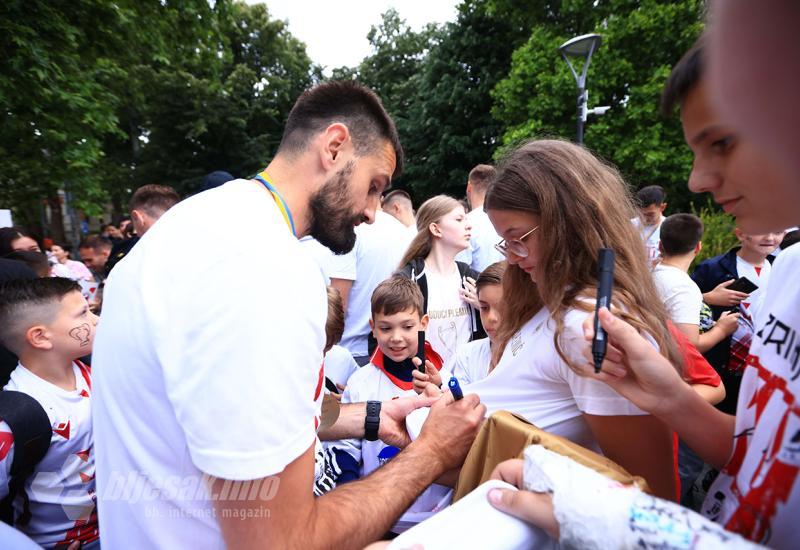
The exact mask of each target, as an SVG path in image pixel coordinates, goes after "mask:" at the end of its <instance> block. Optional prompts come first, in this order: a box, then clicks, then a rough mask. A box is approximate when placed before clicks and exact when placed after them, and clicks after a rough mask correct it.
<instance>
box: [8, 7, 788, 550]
mask: <svg viewBox="0 0 800 550" xmlns="http://www.w3.org/2000/svg"><path fill="white" fill-rule="evenodd" d="M766 4H769V6H767V5H766ZM715 9H716V12H715V13H716V18H715V19H714V21H713V25H711V27H710V29H709V30H708V31H707V34H706V35H704V36H703V37H701V38H700V40H699V41H698V42H697V43H696V44H695V46H693V48H692V49H691V50H690V51H689V52H687V53H686V55H685V56H684V57H683V59H681V61H680V62H679V63H678V64H677V65H676V66H675V67H674V69H673V71H672V74H671V76H670V78H669V80H668V82H667V84H666V87H665V89H664V93H663V97H662V109H663V111H664V113H665V116H674V114H673V111H674V110H675V109H676V108H677V109H678V110H679V112H680V118H681V122H682V125H683V129H684V133H685V136H686V141H687V144H688V145H689V147H690V148H691V150H692V152H693V154H694V164H693V166H692V171H691V175H690V178H689V182H688V185H689V189H690V190H691V191H693V192H698V193H699V192H709V193H711V194H712V196H713V197H714V200H715V201H717V202H718V203H719V204H720V205H721V206H722V208H723V209H724V210H725V211H726V212H728V213H729V214H731V215H732V216H733V217H734V218H735V222H736V230H735V235H736V238H737V239H738V241H739V242H740V245H739V246H737V247H735V248H733V249H731V250H730V251H728V252H726V253H724V254H722V255H720V256H716V257H713V258H709V259H706V260H704V261H702V262H697V256H698V254H699V253H700V252H701V250H702V242H703V232H704V227H703V222H702V220H700V218H698V217H697V216H695V215H693V214H689V213H683V212H672V213H671V215H665V213H667V211H668V209H669V204H668V203H669V200H668V197H667V195H666V193H665V191H664V189H663V188H661V187H659V186H658V185H645V186H642V187H641V188H640V189H639V190H638V191H636V192H632V191H631V188H630V186H629V184H628V183H626V182H625V181H624V179H623V177H622V176H621V174H620V173H619V172H618V171H617V170H616V169H615V168H614V167H613V166H611V165H609V164H608V163H606V162H604V161H603V160H601V159H599V158H597V157H596V156H595V155H593V154H592V153H591V152H590V151H589V150H588V149H586V148H584V147H582V146H580V145H576V144H573V143H569V142H567V141H562V140H555V139H538V140H531V141H528V142H525V143H522V144H519V145H517V146H516V147H514V148H513V149H512V150H510V151H509V152H508V153H507V154H506V156H505V157H504V158H503V159H502V161H501V162H499V163H498V165H497V166H496V167H495V166H492V165H489V164H481V165H478V166H475V167H472V169H471V170H470V171H469V175H468V176H467V178H466V181H465V195H466V200H458V199H456V198H453V197H450V196H446V195H438V196H434V197H431V198H429V199H428V200H426V201H424V202H422V204H420V205H419V207H418V209H416V210H415V209H414V203H413V201H412V198H411V196H410V195H409V194H408V192H406V191H404V190H389V187H390V185H391V182H392V180H393V179H394V178H396V177H397V176H398V175H399V174H400V173H401V172H402V167H403V162H404V159H403V152H402V147H401V145H400V137H399V136H398V133H397V129H396V128H395V125H394V122H393V121H392V119H391V118H390V117H389V115H388V114H387V113H386V111H385V110H384V108H383V106H382V105H381V102H380V100H379V98H378V97H377V96H376V95H375V94H374V93H373V92H372V91H370V90H368V89H366V88H364V87H362V86H361V85H359V84H357V83H355V82H338V81H331V82H327V83H323V84H319V85H317V86H315V87H313V88H311V89H309V90H307V91H306V92H304V93H303V94H302V95H301V96H300V97H299V98H298V99H297V102H296V103H295V106H294V107H293V109H292V111H291V113H290V114H289V117H288V120H287V122H286V127H285V130H284V135H283V137H282V140H281V144H280V147H279V149H278V152H277V153H276V155H275V157H274V158H273V159H272V160H271V161H270V162H269V164H268V165H267V167H266V168H265V170H264V171H262V172H261V173H259V174H258V175H256V176H254V177H253V178H252V179H232V178H231V177H216V176H215V181H214V183H213V184H209V185H208V186H207V188H206V189H204V190H202V192H200V193H198V194H196V195H194V196H192V197H189V198H186V199H184V200H182V201H181V200H180V198H179V196H178V194H177V193H175V191H174V190H173V189H171V188H169V187H166V186H162V185H147V186H144V187H141V188H140V189H138V190H136V192H135V193H134V194H133V195H132V198H131V201H130V204H129V215H130V217H129V218H128V219H127V220H126V223H125V224H120V227H119V228H117V227H114V226H104V227H103V228H102V231H101V233H100V234H98V235H92V236H88V237H87V238H85V240H83V241H82V242H81V243H80V245H79V246H78V247H77V248H78V252H79V259H80V261H77V259H75V260H73V259H70V252H71V249H70V247H69V246H68V245H67V244H65V243H57V242H39V241H38V240H37V239H36V238H34V236H33V235H32V234H31V233H30V232H28V231H26V230H25V229H23V228H19V227H13V228H4V229H0V256H2V260H0V282H2V284H0V343H1V344H2V348H0V360H2V367H3V369H2V376H3V378H2V383H3V389H4V391H3V392H0V497H2V500H3V502H2V507H1V508H0V513H2V516H3V520H4V521H5V522H6V523H7V524H8V525H9V526H13V527H14V528H15V529H11V527H6V528H5V529H4V530H0V540H2V541H3V543H4V544H3V546H4V547H14V548H17V547H18V548H27V547H28V545H34V544H35V545H40V546H44V547H59V548H66V547H68V548H70V549H75V548H99V547H100V546H101V544H102V545H103V546H108V547H110V548H117V547H157V548H172V547H182V546H186V545H189V544H191V545H193V546H196V547H198V548H218V547H222V546H227V547H231V548H250V547H275V548H295V547H302V548H317V547H326V548H327V547H332V548H351V547H352V548H362V547H364V546H366V545H367V544H370V543H373V542H375V541H378V540H381V539H383V540H387V539H388V541H387V542H384V543H378V544H383V545H391V544H393V543H392V542H390V541H391V539H394V538H395V537H398V535H400V537H401V538H399V539H398V541H396V542H400V541H403V540H409V539H403V538H402V537H405V536H407V535H413V533H415V532H416V531H415V529H417V528H416V527H415V526H417V525H418V524H422V525H424V524H425V522H427V521H434V520H436V518H437V517H439V516H438V514H439V512H441V511H442V510H445V509H447V508H448V507H449V506H453V507H455V506H459V505H460V503H459V502H456V503H455V504H453V501H454V500H453V499H454V488H456V487H457V485H458V483H459V475H460V470H461V468H462V465H463V464H464V461H465V457H466V456H467V453H468V452H469V450H470V447H471V445H472V443H473V441H474V440H475V438H476V435H477V434H478V432H479V430H482V429H485V426H484V420H485V419H486V418H489V417H490V416H492V415H493V414H495V413H498V412H500V411H508V412H511V413H513V414H514V415H515V418H517V419H518V420H519V422H521V423H523V424H532V425H534V426H536V427H537V428H539V429H541V430H544V431H545V432H547V433H548V434H551V435H553V436H558V437H559V438H563V439H565V440H568V441H569V442H571V443H572V444H574V445H575V446H576V447H575V448H578V449H581V450H580V451H579V453H582V452H585V453H587V454H591V455H592V456H596V455H594V454H593V453H596V454H599V455H602V456H604V457H605V458H606V459H607V460H609V461H611V462H609V464H612V463H613V465H614V467H615V468H618V469H619V470H620V471H624V472H626V473H627V474H630V475H631V476H636V477H637V478H639V479H642V480H644V481H643V484H641V485H638V486H636V485H625V484H621V483H618V482H614V483H612V482H611V481H609V480H608V479H607V478H605V477H603V474H602V473H601V472H600V471H595V470H593V469H591V468H587V467H586V463H580V464H579V462H580V461H579V462H575V461H574V460H573V458H574V457H572V458H571V457H570V456H568V455H565V454H559V453H554V452H552V451H550V450H545V449H544V447H542V446H541V445H538V446H537V445H533V446H531V447H529V448H527V449H526V448H525V447H521V448H519V449H518V451H517V455H518V456H519V457H520V458H516V459H512V460H508V461H504V462H500V463H499V464H494V463H492V468H490V469H489V471H491V477H492V478H494V479H499V480H502V481H504V482H507V483H509V484H511V485H513V486H514V487H515V488H511V487H509V486H508V485H506V486H505V487H507V488H505V489H492V490H491V491H489V493H488V496H487V497H486V498H487V499H488V501H489V502H490V503H491V505H492V506H494V507H495V508H496V509H497V510H499V511H501V512H502V513H506V514H510V515H511V516H514V517H516V518H518V519H519V520H520V521H522V522H525V523H527V524H530V525H532V526H534V527H535V528H536V529H539V531H538V532H539V533H541V535H542V537H543V538H540V539H537V541H538V542H537V544H539V545H545V544H550V545H555V544H557V543H560V544H561V545H563V546H567V547H586V548H601V547H602V548H624V547H625V548H626V547H634V546H637V547H644V548H649V547H659V548H672V547H680V548H695V547H697V548H712V547H719V546H722V545H730V546H732V547H742V548H744V547H749V546H755V545H758V544H764V545H767V546H770V547H776V548H790V547H792V546H793V543H794V540H795V539H796V537H797V535H798V534H800V531H798V529H799V528H798V523H797V521H796V514H797V510H798V507H800V481H798V473H800V443H798V438H800V406H799V405H798V402H797V396H798V394H800V388H798V383H799V382H798V379H800V376H798V374H800V362H799V361H800V335H798V333H799V332H800V289H799V287H798V285H797V282H796V279H797V274H798V273H799V272H800V247H792V245H793V244H794V243H795V242H796V240H797V237H798V229H797V227H796V226H797V224H798V223H800V210H798V207H797V204H798V203H797V199H798V198H800V185H799V184H798V182H797V178H796V177H795V176H794V174H797V173H798V172H797V170H798V168H800V166H797V158H798V157H797V156H796V155H795V154H794V153H795V150H796V147H797V146H798V145H800V133H798V130H797V128H798V126H796V125H794V126H793V125H790V124H786V123H785V120H784V119H783V118H782V117H783V116H784V115H783V112H782V111H781V110H780V109H778V107H777V105H779V103H778V102H777V99H778V98H781V97H785V96H786V94H790V93H791V92H788V91H787V90H789V89H790V88H791V85H792V79H795V80H796V78H797V75H796V74H793V75H789V76H786V73H784V72H780V75H781V76H780V78H779V79H777V80H774V81H771V82H772V83H771V88H770V89H769V92H768V93H763V94H762V93H755V92H752V90H751V93H738V94H728V93H727V91H728V89H729V88H728V87H729V86H741V87H742V88H746V83H745V82H744V81H743V80H742V79H749V78H750V77H749V73H747V72H746V71H745V72H737V71H732V70H726V67H727V65H726V62H727V63H733V61H731V58H730V57H729V56H731V55H734V53H732V52H736V54H737V55H738V56H739V57H737V58H736V59H735V63H737V64H738V65H737V66H741V67H744V68H746V69H747V70H752V71H759V74H762V73H763V74H769V71H770V70H775V71H778V70H779V69H781V67H782V65H781V63H779V62H778V61H777V60H775V61H774V65H775V66H774V67H773V66H772V65H771V64H770V63H767V61H766V60H765V55H766V51H767V50H766V49H765V48H766V46H764V48H762V49H760V47H759V46H760V45H763V44H766V43H767V42H769V41H770V40H772V39H773V37H774V36H777V35H779V33H778V31H780V30H781V29H783V28H784V27H786V25H788V24H789V22H791V21H794V22H795V23H796V22H797V21H799V20H800V12H798V9H797V7H796V6H794V5H792V4H791V3H789V2H785V1H779V0H770V2H768V3H765V5H764V6H762V7H761V8H759V9H756V8H754V6H753V5H752V4H748V3H747V2H741V1H738V0H736V1H734V0H731V1H730V2H728V3H720V4H719V5H717V6H715ZM753 10H755V11H753ZM717 12H718V13H717ZM753 21H759V22H760V23H761V24H759V25H752V24H751V23H752V22H753ZM737 33H739V34H742V33H743V34H744V35H746V36H747V37H748V38H749V39H750V40H751V41H752V42H751V45H750V47H749V48H748V49H746V50H745V51H742V50H741V49H737V48H735V47H734V46H733V45H731V44H732V42H736V43H737V44H738V43H739V41H740V39H739V38H736V39H734V38H732V36H739V34H737ZM785 36H791V35H785ZM770 43H771V42H770ZM786 47H787V48H788V47H789V46H788V45H786ZM791 47H792V48H794V49H793V50H791V51H792V52H794V53H796V54H797V55H798V56H800V51H797V47H796V46H795V45H793V46H791ZM742 70H744V69H742ZM731 73H735V74H731ZM773 96H774V97H773ZM773 100H774V101H773ZM776 134H780V139H779V140H778V139H775V135H776ZM787 143H788V144H789V146H788V147H787ZM468 168H470V167H465V171H466V169H468ZM229 179H230V180H231V181H227V180H229ZM216 180H220V181H216ZM223 180H224V181H223ZM223 183H224V184H223ZM212 220H213V222H212ZM220 228H224V230H221V229H220ZM603 248H610V249H612V250H613V251H614V257H615V262H614V276H613V292H612V294H611V297H610V301H609V303H608V304H607V307H603V308H600V309H596V303H597V298H598V273H597V272H598V253H599V250H600V249H603ZM595 321H598V322H599V326H602V328H603V330H604V331H605V334H607V336H608V338H609V343H608V349H607V351H606V353H605V358H604V361H603V363H602V366H601V369H600V370H599V371H596V370H595V368H594V363H593V361H594V357H593V356H592V355H591V341H592V338H593V337H594V336H595V334H594V333H595V330H596V329H595V326H596V324H595ZM418 419H421V420H419V421H418ZM489 454H491V453H489ZM578 479H580V480H581V481H580V483H578V482H576V481H575V480H578ZM452 510H453V511H454V510H455V508H453V509H452ZM792 510H794V512H793V511H792ZM450 517H451V518H452V517H453V516H450ZM456 517H457V516H456ZM456 521H457V520H456ZM451 527H452V528H453V529H458V530H467V531H468V530H470V529H477V528H480V529H482V530H491V529H492V519H491V517H487V519H486V523H485V524H484V525H481V526H476V525H469V524H459V523H457V522H456V523H454V524H453V525H452V526H451ZM420 532H421V531H420ZM23 535H24V536H23ZM25 537H29V538H25ZM31 540H32V541H33V542H31ZM545 540H547V541H549V542H547V543H544V542H543V541H545ZM418 542H420V543H422V545H423V546H424V544H425V541H424V540H420V541H418ZM531 544H532V542H531ZM33 547H35V546H33ZM393 547H398V546H393ZM399 547H404V546H399Z"/></svg>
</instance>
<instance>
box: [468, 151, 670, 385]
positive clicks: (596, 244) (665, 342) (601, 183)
mask: <svg viewBox="0 0 800 550" xmlns="http://www.w3.org/2000/svg"><path fill="white" fill-rule="evenodd" d="M484 208H485V209H486V210H516V211H520V212H528V213H531V214H535V215H537V216H539V217H540V219H541V221H540V227H541V229H539V234H538V243H539V254H540V256H539V261H538V265H537V271H538V272H539V273H540V275H539V277H538V284H537V283H533V282H532V281H531V278H530V276H529V275H528V274H526V273H525V272H524V271H522V269H520V268H519V266H516V265H509V266H508V269H507V270H506V273H505V276H504V277H503V296H504V297H505V299H504V315H503V319H502V320H501V322H500V326H499V327H498V329H497V342H498V345H497V346H496V347H495V350H494V352H493V361H492V362H493V364H496V363H497V362H498V361H499V359H500V357H501V356H502V353H503V349H504V348H505V345H506V343H507V342H508V341H509V340H510V339H511V337H512V336H513V335H514V334H515V333H516V332H517V331H518V330H519V329H520V328H521V327H522V325H523V324H525V322H527V321H528V320H529V319H530V318H531V317H532V316H533V315H534V314H535V313H536V312H537V311H538V310H539V309H540V308H541V307H542V306H546V307H547V308H548V310H549V311H550V314H551V315H552V317H553V319H554V320H555V322H556V331H555V336H554V343H555V349H556V352H557V353H558V354H559V356H560V357H561V358H562V359H563V360H564V362H565V363H567V364H568V365H569V366H570V367H571V368H573V369H574V370H578V369H577V367H576V365H573V364H572V363H571V362H570V361H569V359H568V358H567V357H566V355H565V354H564V352H563V351H562V349H561V345H560V337H561V333H562V332H563V329H564V316H565V314H566V312H567V310H569V309H572V308H577V309H582V310H585V311H587V312H588V311H592V310H593V308H594V302H593V300H592V301H591V303H589V302H587V301H586V299H587V298H594V296H595V295H596V290H597V253H598V249H600V248H603V247H607V248H612V249H613V250H614V253H615V256H616V258H615V260H616V261H615V270H614V293H613V297H612V308H613V309H614V312H615V313H616V314H618V315H620V316H621V317H622V318H624V319H625V320H626V321H627V322H628V323H630V324H631V325H633V326H634V327H635V328H636V329H637V330H639V331H640V332H643V333H646V334H648V335H650V336H651V337H652V338H653V339H654V340H655V341H656V343H657V344H658V346H659V349H660V350H661V353H662V354H663V355H665V356H666V357H667V358H668V359H670V361H671V362H672V363H673V364H674V365H676V366H681V365H683V359H682V357H681V354H680V353H679V352H678V349H677V347H676V345H675V342H674V341H673V339H672V337H671V336H670V334H669V329H668V328H667V324H666V322H667V319H668V315H667V312H666V309H665V307H664V305H663V303H662V301H661V299H660V297H659V295H658V292H657V291H656V288H655V284H654V283H653V278H652V275H651V273H650V268H649V266H648V264H647V255H646V253H645V248H644V243H643V242H642V239H641V238H640V237H639V235H638V234H637V233H636V231H635V229H634V227H633V224H631V221H630V220H631V218H633V217H634V216H635V209H634V206H633V202H632V200H631V195H630V190H629V188H628V186H627V184H626V183H625V182H624V181H623V180H622V177H621V176H620V174H619V172H618V171H617V170H616V169H615V168H613V167H611V166H609V165H607V164H605V163H604V162H602V161H601V160H599V159H597V158H596V157H595V156H594V155H592V154H591V153H590V152H589V151H587V150H586V149H584V148H583V147H580V146H578V145H574V144H572V143H568V142H566V141H559V140H540V141H530V142H527V143H524V144H522V145H520V146H519V147H518V148H516V149H514V150H513V151H511V152H510V153H509V154H508V156H507V157H506V158H505V160H504V161H503V163H502V165H501V167H500V170H499V172H498V175H497V178H496V179H495V181H494V183H493V185H492V186H491V187H490V188H489V191H488V194H487V196H486V201H485V202H484Z"/></svg>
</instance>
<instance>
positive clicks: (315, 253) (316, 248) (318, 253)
mask: <svg viewBox="0 0 800 550" xmlns="http://www.w3.org/2000/svg"><path fill="white" fill-rule="evenodd" d="M300 244H301V245H303V248H304V249H305V251H306V253H307V254H308V255H309V256H311V257H312V258H313V259H314V261H315V262H316V263H317V265H318V266H319V270H320V271H321V272H322V276H323V277H324V278H325V284H326V285H329V284H331V277H330V275H329V274H328V272H329V271H330V269H331V266H330V262H331V257H332V256H333V253H332V252H331V251H330V249H329V248H328V247H327V246H324V245H323V244H321V243H320V242H319V241H318V240H317V239H315V238H314V237H312V236H311V235H306V236H305V237H303V238H302V239H300Z"/></svg>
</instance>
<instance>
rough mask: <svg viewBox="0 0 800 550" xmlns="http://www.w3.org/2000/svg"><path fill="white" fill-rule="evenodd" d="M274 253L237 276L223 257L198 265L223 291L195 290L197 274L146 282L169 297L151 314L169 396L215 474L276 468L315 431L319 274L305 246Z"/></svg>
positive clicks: (193, 450) (197, 459)
mask: <svg viewBox="0 0 800 550" xmlns="http://www.w3.org/2000/svg"><path fill="white" fill-rule="evenodd" d="M238 260H240V258H238V257H236V256H234V257H226V258H223V259H221V262H228V263H231V264H232V265H237V261H238ZM248 261H249V262H250V263H251V264H252V263H253V261H252V258H251V259H249V260H248ZM276 262H277V260H276V259H275V258H263V259H261V260H260V263H259V265H258V266H256V267H257V268H258V269H256V270H255V272H254V273H250V274H244V275H242V274H241V273H240V274H238V276H236V277H233V276H232V273H234V271H233V270H230V269H221V268H220V266H219V264H212V266H211V268H209V269H206V270H205V271H204V272H202V273H194V274H193V278H194V279H195V280H196V281H202V287H203V288H209V289H226V293H225V294H224V295H221V296H213V295H212V296H208V295H204V296H201V295H198V287H199V286H200V285H199V284H197V283H195V284H175V285H169V286H170V288H163V286H162V288H153V289H147V288H145V291H148V290H152V294H151V296H154V297H155V299H156V300H160V301H162V302H163V304H161V307H159V304H155V303H154V304H153V310H152V311H153V313H152V317H151V319H150V320H151V321H152V322H153V323H154V329H153V331H152V334H153V345H154V348H155V351H156V353H157V355H158V357H159V359H160V362H161V365H162V369H163V374H164V385H165V389H166V393H167V396H168V398H169V400H170V402H171V404H172V406H173V408H174V411H175V415H176V418H177V421H178V423H179V424H180V426H181V428H182V429H183V431H184V433H185V436H186V442H187V445H188V450H189V454H190V456H191V459H192V462H193V463H194V464H195V466H197V468H199V469H200V470H202V471H203V472H205V473H208V474H210V475H213V476H216V477H220V478H224V479H231V480H249V479H258V478H262V477H266V476H269V475H273V474H277V473H279V472H281V471H283V469H284V468H285V467H286V465H287V464H289V463H290V462H292V461H294V460H295V459H296V458H298V457H299V456H300V455H301V454H303V453H304V452H305V451H306V450H308V448H309V447H310V446H311V445H313V444H314V440H315V437H316V432H315V429H314V417H315V415H316V413H317V407H316V405H315V401H314V397H315V395H314V394H315V390H316V387H317V384H318V381H319V375H320V369H321V365H322V348H323V346H324V341H325V336H324V328H323V327H324V321H325V318H326V312H327V300H326V297H325V290H324V285H323V280H322V277H321V275H320V273H319V270H318V269H317V268H316V266H315V265H314V264H313V261H312V260H311V259H310V258H308V257H307V256H306V255H302V257H298V258H292V259H289V258H283V259H281V260H280V262H279V263H281V264H282V265H281V267H280V269H279V268H277V267H276V265H275V264H276ZM143 284H146V282H145V283H143ZM162 285H163V284H162ZM146 295H147V294H146ZM151 299H152V298H151ZM164 312H169V316H167V315H166V314H165V313H164ZM162 319H169V320H170V322H169V323H166V322H162ZM153 429H156V427H155V426H154V427H153Z"/></svg>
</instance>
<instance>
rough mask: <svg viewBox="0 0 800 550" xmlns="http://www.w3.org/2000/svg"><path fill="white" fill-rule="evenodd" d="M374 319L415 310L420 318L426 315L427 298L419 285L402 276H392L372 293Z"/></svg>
mask: <svg viewBox="0 0 800 550" xmlns="http://www.w3.org/2000/svg"><path fill="white" fill-rule="evenodd" d="M371 305H372V319H373V320H375V315H394V314H395V313H400V312H402V311H407V310H409V309H410V310H414V311H416V312H417V313H418V314H419V316H420V317H422V316H423V315H425V312H424V311H423V309H424V308H425V298H423V296H422V291H421V290H420V289H419V285H418V284H417V283H415V282H414V281H412V280H411V279H407V278H405V277H402V276H400V275H392V276H391V277H389V278H388V279H386V280H385V281H383V282H382V283H380V284H379V285H378V286H376V287H375V290H374V291H373V292H372V300H371Z"/></svg>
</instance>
